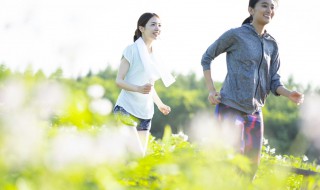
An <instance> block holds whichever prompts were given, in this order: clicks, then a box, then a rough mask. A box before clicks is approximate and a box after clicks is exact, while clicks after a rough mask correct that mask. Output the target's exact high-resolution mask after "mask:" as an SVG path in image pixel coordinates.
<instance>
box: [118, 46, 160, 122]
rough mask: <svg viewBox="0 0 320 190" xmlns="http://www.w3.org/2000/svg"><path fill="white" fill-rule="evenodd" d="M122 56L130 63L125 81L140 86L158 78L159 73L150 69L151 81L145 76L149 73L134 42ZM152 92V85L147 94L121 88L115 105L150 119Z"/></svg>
mask: <svg viewBox="0 0 320 190" xmlns="http://www.w3.org/2000/svg"><path fill="white" fill-rule="evenodd" d="M150 56H151V59H154V58H153V56H152V54H150ZM123 57H124V58H126V59H127V61H128V62H129V64H130V67H129V70H128V72H127V75H126V77H125V79H124V80H125V81H126V82H128V83H130V84H134V85H138V86H142V85H144V84H146V83H151V82H154V81H156V80H158V79H159V78H160V75H159V73H158V72H157V71H156V70H152V71H151V72H152V76H153V77H152V80H153V81H150V79H149V78H148V77H147V76H149V75H150V73H149V74H147V73H146V72H145V69H144V66H143V63H142V61H141V58H140V56H139V50H138V48H137V45H136V44H132V45H129V46H128V47H127V48H126V49H125V50H124V51H123ZM149 72H150V71H149ZM155 76H156V77H155ZM153 92H154V88H153V87H152V90H151V92H150V93H149V94H141V93H138V92H132V91H127V90H124V89H122V90H121V92H120V94H119V96H118V99H117V102H116V104H115V106H116V105H119V106H121V107H123V108H124V109H125V110H126V111H127V112H129V113H130V114H132V115H133V116H136V117H138V118H141V119H152V117H153V114H154V102H153V98H152V96H153Z"/></svg>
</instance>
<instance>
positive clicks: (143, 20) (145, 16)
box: [133, 13, 160, 42]
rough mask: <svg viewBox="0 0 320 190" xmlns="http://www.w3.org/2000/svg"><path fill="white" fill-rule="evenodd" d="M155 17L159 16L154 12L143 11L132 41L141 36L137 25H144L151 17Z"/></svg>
mask: <svg viewBox="0 0 320 190" xmlns="http://www.w3.org/2000/svg"><path fill="white" fill-rule="evenodd" d="M154 16H155V17H157V18H160V17H159V16H158V15H157V14H156V13H143V14H142V15H141V16H140V18H139V20H138V23H137V29H136V31H135V32H134V36H133V41H134V42H135V41H136V40H137V39H138V38H140V37H141V36H142V33H141V31H140V30H139V26H142V27H145V26H146V24H147V22H148V21H149V20H150V19H151V18H152V17H154Z"/></svg>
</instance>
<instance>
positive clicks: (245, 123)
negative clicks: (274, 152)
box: [215, 103, 264, 165]
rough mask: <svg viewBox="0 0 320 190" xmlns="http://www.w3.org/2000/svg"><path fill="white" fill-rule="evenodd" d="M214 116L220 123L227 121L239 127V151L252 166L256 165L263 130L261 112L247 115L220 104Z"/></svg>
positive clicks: (258, 158) (258, 159) (258, 160)
mask: <svg viewBox="0 0 320 190" xmlns="http://www.w3.org/2000/svg"><path fill="white" fill-rule="evenodd" d="M215 116H216V117H217V119H218V121H220V122H222V121H226V120H228V122H231V123H233V124H234V125H235V126H237V127H240V131H241V134H239V135H240V142H239V143H240V150H239V151H240V152H241V153H243V154H244V155H246V156H248V157H249V158H250V159H251V161H252V162H253V164H256V165H258V164H259V162H260V154H261V148H262V137H263V129H264V125H263V117H262V112H261V111H258V112H255V113H254V114H247V113H245V112H242V111H239V110H236V109H234V108H232V107H230V106H227V105H224V104H221V103H220V104H218V105H216V110H215Z"/></svg>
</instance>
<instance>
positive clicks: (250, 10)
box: [248, 7, 254, 16]
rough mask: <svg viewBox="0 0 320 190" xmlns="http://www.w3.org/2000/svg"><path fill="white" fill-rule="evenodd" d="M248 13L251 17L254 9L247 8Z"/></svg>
mask: <svg viewBox="0 0 320 190" xmlns="http://www.w3.org/2000/svg"><path fill="white" fill-rule="evenodd" d="M248 12H249V14H250V15H251V16H252V15H253V14H254V9H253V8H252V7H248Z"/></svg>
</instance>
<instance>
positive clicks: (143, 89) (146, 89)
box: [116, 57, 152, 94]
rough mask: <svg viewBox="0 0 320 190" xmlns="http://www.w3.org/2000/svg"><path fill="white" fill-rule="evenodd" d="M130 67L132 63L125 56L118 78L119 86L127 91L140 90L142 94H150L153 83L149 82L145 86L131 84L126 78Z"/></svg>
mask: <svg viewBox="0 0 320 190" xmlns="http://www.w3.org/2000/svg"><path fill="white" fill-rule="evenodd" d="M129 68H130V64H129V62H128V60H127V59H125V58H124V57H123V58H122V59H121V63H120V66H119V70H118V74H117V78H116V84H117V86H118V87H119V88H121V89H124V90H127V91H132V92H139V93H142V94H149V93H150V91H151V87H152V85H151V84H149V83H148V84H145V85H143V86H138V85H134V84H130V83H128V82H126V81H125V80H124V78H125V76H126V75H127V73H128V70H129Z"/></svg>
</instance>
